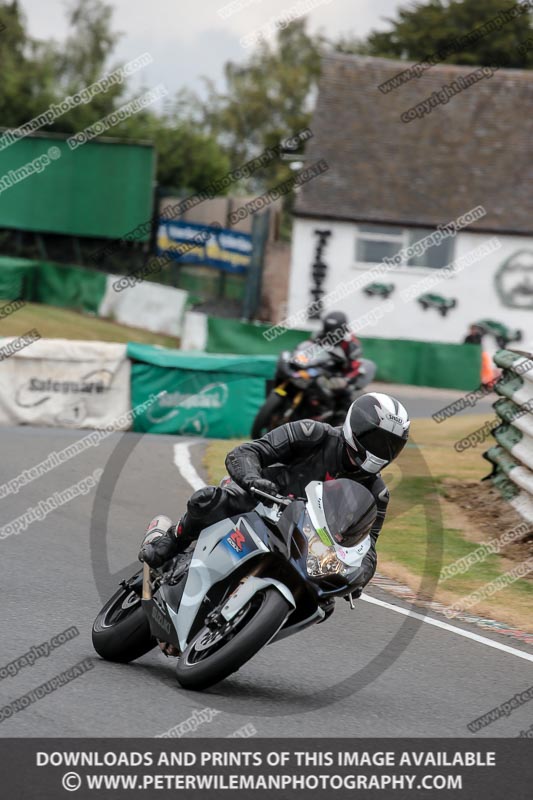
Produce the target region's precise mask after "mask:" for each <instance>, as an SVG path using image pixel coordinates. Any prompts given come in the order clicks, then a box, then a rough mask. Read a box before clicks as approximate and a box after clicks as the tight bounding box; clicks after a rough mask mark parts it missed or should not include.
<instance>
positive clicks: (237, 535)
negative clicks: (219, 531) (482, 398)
mask: <svg viewBox="0 0 533 800" xmlns="http://www.w3.org/2000/svg"><path fill="white" fill-rule="evenodd" d="M245 541H246V539H245V536H244V534H243V533H241V532H240V531H239V530H235V531H233V533H232V534H231V536H230V537H229V539H228V542H229V543H230V545H231V546H232V547H233V549H234V550H236V551H237V552H238V553H242V546H243V544H244V543H245Z"/></svg>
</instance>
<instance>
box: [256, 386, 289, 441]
mask: <svg viewBox="0 0 533 800" xmlns="http://www.w3.org/2000/svg"><path fill="white" fill-rule="evenodd" d="M284 402H285V399H284V398H283V397H280V396H279V394H276V392H270V394H269V395H268V397H267V399H266V400H265V402H264V403H263V405H262V406H261V408H260V409H259V411H258V412H257V416H256V418H255V419H254V424H253V425H252V439H260V438H261V436H264V435H265V433H268V431H270V430H272V428H274V427H276V426H275V425H273V417H274V415H275V414H279V413H280V412H281V408H282V406H283V403H284Z"/></svg>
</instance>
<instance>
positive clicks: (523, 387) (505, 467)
mask: <svg viewBox="0 0 533 800" xmlns="http://www.w3.org/2000/svg"><path fill="white" fill-rule="evenodd" d="M494 362H495V363H496V364H497V366H498V367H500V368H501V369H502V370H503V372H502V374H501V376H500V378H499V380H498V381H497V383H496V384H495V387H494V389H495V391H496V393H497V394H499V395H500V397H499V399H498V400H496V402H495V403H494V410H495V412H496V414H497V415H498V417H499V418H500V420H501V422H500V424H499V425H498V426H497V427H496V428H494V430H493V431H492V435H493V436H494V438H495V439H496V444H495V445H494V446H493V447H491V448H490V449H489V450H487V452H486V453H484V454H483V457H484V458H486V459H487V461H490V463H491V464H492V473H491V475H490V476H489V477H490V479H491V480H492V483H493V484H494V486H495V487H496V488H497V489H498V490H499V491H500V493H501V494H502V496H503V497H504V498H505V499H506V500H507V501H508V502H509V503H510V504H511V505H512V506H513V507H514V508H515V509H516V511H517V512H518V513H519V514H520V515H521V516H522V517H523V518H524V519H526V520H527V521H528V522H533V354H532V353H526V352H523V351H511V350H499V351H498V352H497V353H496V355H495V356H494Z"/></svg>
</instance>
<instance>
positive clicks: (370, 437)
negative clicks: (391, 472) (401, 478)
mask: <svg viewBox="0 0 533 800" xmlns="http://www.w3.org/2000/svg"><path fill="white" fill-rule="evenodd" d="M354 438H355V437H354ZM357 443H358V444H359V445H360V446H361V447H363V448H364V450H365V451H366V453H367V454H371V455H373V456H375V457H376V458H378V459H380V460H381V461H385V462H387V463H390V462H391V461H394V459H395V458H396V457H397V456H399V455H400V453H401V452H402V450H403V448H404V447H405V445H406V444H407V439H402V437H401V436H395V435H394V434H393V433H388V432H386V431H384V430H382V429H380V428H374V429H373V430H370V431H365V432H364V433H360V434H358V436H357Z"/></svg>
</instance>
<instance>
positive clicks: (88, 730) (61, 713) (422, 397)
mask: <svg viewBox="0 0 533 800" xmlns="http://www.w3.org/2000/svg"><path fill="white" fill-rule="evenodd" d="M427 392H428V390H423V391H422V392H420V393H418V392H416V390H412V389H411V390H403V392H402V393H401V392H400V391H398V396H399V397H401V398H402V399H403V400H404V401H405V402H406V403H407V404H408V405H409V407H410V408H413V413H414V415H429V414H431V412H433V411H436V410H438V408H440V407H441V406H442V405H445V404H446V402H450V400H449V399H448V400H447V399H446V398H448V396H449V397H450V398H451V399H453V397H454V395H453V393H441V395H442V396H440V395H439V397H440V399H439V398H435V396H431V395H430V394H426V393H427ZM442 397H444V398H445V400H444V402H442ZM410 401H412V402H410ZM484 406H485V407H486V408H487V409H488V408H489V403H488V402H487V403H486V404H485V403H484V404H482V405H480V406H478V407H477V408H476V409H475V410H476V411H477V412H478V413H479V411H480V408H481V409H483V410H484ZM83 435H84V434H83V433H82V432H80V431H68V430H58V429H40V428H12V429H10V428H3V429H0V441H1V443H2V467H1V477H0V483H4V481H8V480H9V479H10V478H12V477H14V476H15V475H17V474H18V473H19V472H21V470H23V469H29V468H31V467H32V466H34V465H35V464H37V463H38V462H39V461H41V460H43V459H46V457H47V456H48V455H49V453H50V452H51V451H53V450H55V451H57V450H60V449H61V448H63V447H65V446H67V445H68V444H69V443H71V442H73V441H75V440H77V439H80V438H81V437H82V436H83ZM177 442H179V443H180V444H181V445H182V452H183V453H185V454H186V453H190V458H191V465H192V468H191V470H190V472H189V473H188V474H186V475H185V477H184V475H183V472H180V471H179V469H178V467H177V466H176V464H175V463H174V462H175V445H176V443H177ZM204 446H205V443H204V442H202V441H201V440H195V441H194V442H192V441H189V442H187V441H185V440H181V442H180V441H179V440H177V439H176V438H175V437H170V436H169V437H167V436H151V435H145V436H139V435H137V434H132V433H127V434H113V435H112V436H110V437H109V438H108V439H107V440H106V441H105V442H103V443H102V444H100V445H99V446H98V447H93V448H91V449H89V450H86V451H85V452H84V453H83V454H81V455H79V456H77V457H76V458H74V459H72V460H71V461H69V462H68V463H66V464H62V465H61V466H59V467H57V468H55V469H54V470H52V471H51V472H49V473H48V474H46V475H43V476H41V477H40V478H39V479H37V480H35V481H33V482H32V483H30V484H29V485H27V486H25V487H23V488H22V489H21V490H20V492H19V493H18V494H15V495H13V494H12V495H9V496H8V497H6V498H4V499H2V501H1V503H2V505H1V508H2V515H1V520H0V525H5V524H7V523H8V522H10V521H12V520H13V519H15V518H17V517H19V516H20V515H21V514H23V513H25V512H26V510H27V509H28V508H29V507H30V506H35V505H37V504H38V503H39V501H40V500H43V499H46V498H47V497H49V496H51V495H53V494H54V492H60V491H63V490H64V489H65V488H66V487H68V486H70V485H72V484H74V483H76V482H77V481H79V480H81V479H83V478H85V477H86V476H88V475H90V474H91V473H92V472H93V471H94V470H95V469H97V468H99V467H100V468H104V467H105V466H106V464H107V468H106V471H105V473H104V476H103V478H102V482H101V486H100V488H99V490H98V493H96V492H95V490H94V489H93V490H92V491H91V492H90V493H89V494H87V495H85V496H79V497H77V498H75V499H74V500H72V501H70V502H69V503H68V504H66V505H64V506H63V507H61V508H59V509H58V510H57V511H53V512H51V513H50V514H49V515H48V516H46V517H45V518H44V519H43V520H42V521H41V522H33V523H32V524H31V525H30V526H29V527H28V528H27V530H25V531H23V532H20V533H19V534H18V535H12V536H9V537H7V538H5V539H4V540H3V541H1V542H0V547H1V549H2V599H3V604H2V605H3V608H2V614H1V619H0V641H1V643H2V644H1V648H0V651H1V654H0V674H1V675H4V673H3V672H1V668H2V667H4V666H5V665H7V664H8V663H10V662H12V661H13V660H14V659H16V658H17V657H19V656H21V655H23V654H24V653H26V652H27V651H29V650H30V648H31V647H32V646H33V645H38V644H40V643H41V642H44V641H46V640H49V639H50V638H51V637H53V636H55V635H56V634H59V633H61V632H62V631H64V630H65V629H67V628H68V627H70V626H72V625H75V626H76V627H77V628H78V629H79V632H80V633H79V636H77V637H76V638H73V639H72V640H71V641H69V642H67V643H66V644H64V645H62V646H61V647H58V648H57V649H55V650H53V652H52V653H51V654H50V655H49V656H48V657H42V658H39V659H38V660H37V661H36V662H35V664H34V665H32V666H26V667H24V668H22V669H21V670H20V671H19V672H18V674H17V675H16V676H14V677H12V676H10V675H7V676H6V677H3V678H2V679H1V680H0V695H1V698H0V700H1V703H0V705H1V706H5V705H6V704H9V703H11V702H12V701H14V700H15V699H17V698H20V697H21V696H23V695H24V694H25V693H27V692H29V691H30V690H31V689H33V688H35V687H37V686H39V685H40V684H42V683H44V682H45V681H47V680H49V679H51V678H53V677H54V676H56V675H58V674H59V673H61V672H62V671H64V670H66V669H67V668H69V667H71V666H73V665H74V664H76V663H77V662H79V661H81V660H83V659H84V658H90V657H92V656H93V650H92V646H91V625H92V621H93V619H94V617H95V615H96V613H97V612H98V611H99V609H100V607H101V605H102V601H103V600H105V599H107V596H108V595H110V594H111V592H112V591H113V590H114V587H115V585H116V583H117V581H118V580H119V578H120V577H121V576H124V575H126V574H127V573H128V571H129V572H130V573H131V572H133V571H134V570H135V569H136V566H135V563H134V562H135V559H136V554H137V550H138V546H139V541H140V538H141V536H142V534H143V531H144V528H145V526H146V523H147V522H148V520H149V519H150V518H151V517H152V516H153V514H155V513H158V512H165V513H167V514H169V515H170V516H172V517H174V518H175V517H177V516H178V515H179V513H180V511H181V509H182V508H183V505H184V503H185V501H186V499H187V497H188V496H189V495H190V493H191V491H192V488H191V485H190V483H189V482H188V479H189V480H191V478H192V479H193V480H194V476H195V475H196V472H197V473H198V474H199V475H200V476H203V471H202V466H201V462H202V452H203V449H204ZM194 470H196V472H195V471H194ZM115 478H116V480H115ZM113 484H114V486H113ZM95 501H96V502H95ZM108 503H109V508H110V511H109V515H108V519H107V533H106V531H105V527H106V525H105V521H106V520H105V517H106V509H107V505H108ZM91 528H92V534H91ZM384 535H385V536H386V529H385V532H384ZM128 568H129V569H128ZM368 596H369V599H370V600H371V601H372V600H377V601H382V602H385V603H386V604H391V605H392V606H394V608H389V607H388V605H379V604H376V603H375V602H364V601H363V600H361V601H358V602H357V604H356V610H355V611H350V609H349V606H348V604H347V603H345V602H343V601H342V600H341V601H337V609H336V611H335V613H334V615H333V616H332V618H331V619H329V620H328V621H327V623H326V624H324V625H320V626H316V627H314V628H313V629H311V630H308V631H305V632H304V633H302V634H300V635H298V636H295V637H291V638H289V639H287V640H285V641H283V642H280V643H277V644H274V645H272V646H270V647H267V648H266V649H265V650H263V651H262V652H261V653H260V654H259V655H258V656H256V657H255V659H253V660H252V661H251V662H250V663H249V664H247V665H245V667H243V669H242V670H241V671H240V673H238V674H237V675H235V676H232V677H231V678H230V679H228V680H226V681H224V682H223V683H221V684H220V685H218V686H217V687H215V688H214V689H212V690H210V691H208V692H205V693H203V694H197V693H192V692H187V691H185V690H183V689H181V688H180V687H179V685H178V684H177V682H176V680H175V678H174V662H173V660H172V659H166V658H165V657H164V656H163V655H162V654H160V653H159V651H153V652H152V653H150V654H148V655H147V656H145V657H144V658H142V659H140V660H139V661H138V662H136V663H133V664H130V665H115V664H110V663H106V662H103V661H101V660H100V659H99V658H98V657H96V656H95V660H94V667H93V669H92V670H90V671H88V672H86V673H85V674H84V675H82V676H81V677H79V678H77V679H76V680H73V681H71V682H70V683H68V684H67V685H65V686H62V687H60V688H59V689H57V691H55V692H53V693H51V694H47V695H46V696H44V697H43V698H42V699H40V700H37V701H36V702H34V703H32V704H31V705H29V706H28V707H27V708H25V709H23V710H21V711H19V712H18V713H15V714H13V716H11V717H10V718H8V719H4V720H3V721H2V722H1V724H0V735H1V736H66V737H75V736H156V735H158V734H162V733H164V732H165V731H167V730H168V729H170V728H172V727H174V726H176V725H178V724H180V723H182V722H184V721H186V720H187V719H188V718H189V717H191V715H192V714H193V713H194V711H195V710H198V711H199V710H202V709H204V708H206V707H209V708H211V709H215V710H216V711H218V712H219V713H216V714H213V715H212V720H211V721H209V722H207V721H206V722H203V723H201V724H199V726H198V728H197V730H196V732H195V733H192V734H190V733H189V734H187V735H194V736H201V737H210V736H228V735H230V734H232V733H233V732H234V731H236V730H237V729H239V728H241V727H242V726H245V725H248V724H252V725H253V726H254V728H255V730H256V731H257V735H259V736H266V737H276V736H281V735H286V736H315V737H327V736H353V737H370V736H393V737H401V736H418V737H436V736H450V737H451V736H472V735H473V734H471V733H470V732H469V731H468V729H467V727H466V726H467V723H468V722H470V721H471V720H473V719H475V718H477V717H479V716H480V715H482V714H484V713H485V712H487V711H489V710H490V709H492V708H494V707H495V706H497V705H499V704H500V703H504V702H506V701H508V700H510V699H511V698H512V697H513V696H514V695H515V693H517V692H523V691H525V690H526V689H527V688H529V686H531V685H532V683H533V681H532V672H533V671H532V663H531V661H532V660H533V657H532V656H531V654H532V653H533V648H527V647H526V646H525V645H523V644H521V643H520V642H515V641H513V640H511V639H508V638H503V637H500V636H498V635H496V634H490V633H487V632H486V631H483V630H481V629H480V628H477V627H468V626H466V625H461V624H460V623H457V622H455V621H453V620H452V621H451V622H450V623H449V625H450V626H451V627H452V628H453V629H452V630H450V629H448V628H447V627H445V628H441V627H435V626H433V625H431V624H428V623H427V622H425V621H421V620H418V619H415V618H412V617H410V616H406V615H404V614H401V613H397V611H396V610H395V608H398V607H400V608H401V607H402V603H401V601H399V600H397V599H396V598H394V597H392V596H390V595H387V594H386V593H384V592H381V591H379V590H377V589H376V588H371V589H370V590H369V592H368ZM434 619H438V620H440V621H444V622H446V620H445V618H444V617H434ZM456 630H460V631H470V632H472V633H473V634H475V635H476V636H477V637H481V638H480V639H470V638H465V637H464V636H461V635H458V634H457V633H456V632H455V631H456ZM491 641H493V642H497V643H499V644H502V645H504V649H503V650H501V649H495V648H493V647H491V646H490V642H491ZM505 648H507V649H505ZM528 652H529V654H530V659H529V660H528V659H526V658H523V657H521V655H520V654H521V653H528ZM94 655H95V654H94ZM531 722H532V719H531V707H530V706H529V705H528V704H527V703H525V704H524V705H522V706H521V707H520V708H517V709H516V710H515V711H513V712H512V713H511V714H510V715H509V716H507V717H505V718H502V719H499V720H497V721H496V722H494V723H492V724H491V725H488V726H487V727H485V728H483V729H482V730H481V731H480V732H479V733H477V734H475V735H476V736H497V737H500V736H508V737H516V736H518V735H519V733H520V731H521V730H524V729H527V728H529V726H530V725H531Z"/></svg>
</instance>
